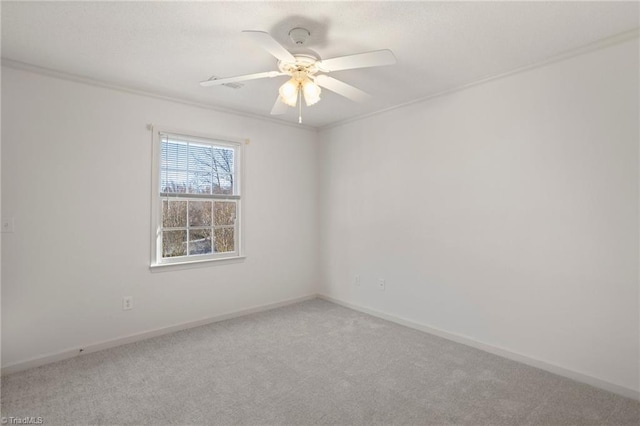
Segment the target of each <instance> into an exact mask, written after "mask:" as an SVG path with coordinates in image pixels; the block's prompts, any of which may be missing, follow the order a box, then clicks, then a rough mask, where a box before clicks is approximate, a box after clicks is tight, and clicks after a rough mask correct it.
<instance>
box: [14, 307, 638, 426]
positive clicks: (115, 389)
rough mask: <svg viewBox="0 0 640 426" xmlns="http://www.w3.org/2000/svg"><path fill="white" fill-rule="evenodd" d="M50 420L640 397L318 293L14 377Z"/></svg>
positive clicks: (483, 410) (625, 417)
mask: <svg viewBox="0 0 640 426" xmlns="http://www.w3.org/2000/svg"><path fill="white" fill-rule="evenodd" d="M2 416H5V417H8V416H12V417H14V418H22V417H25V416H30V417H37V416H40V417H42V418H43V420H44V424H60V425H71V424H153V425H163V424H211V425H218V424H219V425H227V424H229V425H231V424H239V425H241V424H244V425H284V424H287V425H311V424H340V425H376V424H410V425H447V424H461V425H462V424H466V425H489V424H491V425H591V424H593V425H634V426H637V425H638V424H640V403H638V402H637V401H632V400H630V399H627V398H623V397H620V396H617V395H614V394H612V393H609V392H605V391H603V390H599V389H596V388H593V387H590V386H587V385H583V384H580V383H577V382H574V381H571V380H568V379H565V378H562V377H559V376H555V375H553V374H550V373H547V372H545V371H541V370H538V369H535V368H532V367H528V366H525V365H522V364H518V363H516V362H513V361H509V360H506V359H503V358H500V357H497V356H495V355H491V354H488V353H485V352H482V351H479V350H476V349H472V348H469V347H467V346H464V345H460V344H457V343H453V342H450V341H447V340H444V339H441V338H438V337H434V336H431V335H429V334H425V333H422V332H419V331H416V330H412V329H409V328H406V327H402V326H399V325H396V324H393V323H390V322H387V321H384V320H381V319H378V318H374V317H371V316H368V315H365V314H362V313H359V312H355V311H352V310H349V309H346V308H343V307H340V306H337V305H335V304H332V303H329V302H325V301H321V300H312V301H308V302H303V303H299V304H296V305H292V306H288V307H284V308H279V309H275V310H272V311H268V312H263V313H260V314H255V315H250V316H246V317H242V318H237V319H233V320H229V321H224V322H219V323H216V324H212V325H208V326H203V327H198V328H194V329H191V330H186V331H182V332H178V333H174V334H171V335H166V336H161V337H157V338H153V339H149V340H146V341H143V342H138V343H134V344H129V345H125V346H120V347H118V348H113V349H109V350H105V351H102V352H97V353H93V354H87V355H83V356H79V357H76V358H73V359H69V360H66V361H61V362H57V363H55V364H50V365H47V366H44V367H39V368H35V369H31V370H28V371H24V372H20V373H15V374H12V375H9V376H6V377H4V378H3V379H2Z"/></svg>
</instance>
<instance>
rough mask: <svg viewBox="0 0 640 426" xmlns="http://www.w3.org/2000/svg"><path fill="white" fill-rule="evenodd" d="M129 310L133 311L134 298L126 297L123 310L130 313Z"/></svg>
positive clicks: (123, 301) (123, 300) (123, 299)
mask: <svg viewBox="0 0 640 426" xmlns="http://www.w3.org/2000/svg"><path fill="white" fill-rule="evenodd" d="M129 309H133V297H131V296H124V297H123V298H122V310H123V311H128V310H129Z"/></svg>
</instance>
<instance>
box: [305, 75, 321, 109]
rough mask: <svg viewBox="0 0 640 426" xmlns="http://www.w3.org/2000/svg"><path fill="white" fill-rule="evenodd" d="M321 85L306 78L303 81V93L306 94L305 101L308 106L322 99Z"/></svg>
mask: <svg viewBox="0 0 640 426" xmlns="http://www.w3.org/2000/svg"><path fill="white" fill-rule="evenodd" d="M320 92H322V90H321V89H320V86H318V85H317V84H316V83H314V82H313V81H311V80H310V79H308V78H307V79H306V80H305V81H304V82H303V83H302V94H303V95H304V101H305V103H306V104H307V106H311V105H315V104H317V103H318V101H319V100H320Z"/></svg>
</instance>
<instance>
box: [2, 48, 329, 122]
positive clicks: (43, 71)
mask: <svg viewBox="0 0 640 426" xmlns="http://www.w3.org/2000/svg"><path fill="white" fill-rule="evenodd" d="M2 66H3V67H7V68H13V69H17V70H22V71H28V72H32V73H35V74H40V75H45V76H48V77H54V78H58V79H61V80H68V81H73V82H76V83H81V84H87V85H90V86H95V87H101V88H105V89H111V90H116V91H119V92H125V93H130V94H134V95H139V96H145V97H149V98H155V99H161V100H164V101H170V102H175V103H179V104H183V105H189V106H193V107H196V108H203V109H208V110H211V111H216V112H221V113H225V114H232V115H236V116H240V117H245V118H252V119H255V120H261V121H266V122H269V123H273V124H279V125H284V126H289V127H294V128H296V129H304V130H309V131H312V132H317V131H318V128H317V127H314V126H309V125H306V124H297V123H289V122H288V121H283V120H278V119H276V118H270V117H264V116H262V115H259V114H253V113H249V112H244V111H239V110H236V109H233V108H224V107H219V106H214V105H209V104H205V103H202V102H196V101H192V100H189V99H184V98H179V97H175V96H170V95H165V94H162V93H158V92H151V91H148V90H142V89H138V88H135V87H132V86H124V85H120V84H115V83H111V82H108V81H102V80H97V79H93V78H90V77H85V76H82V75H78V74H72V73H67V72H64V71H58V70H54V69H51V68H45V67H40V66H37V65H32V64H28V63H26V62H20V61H15V60H13V59H9V58H4V57H3V58H2Z"/></svg>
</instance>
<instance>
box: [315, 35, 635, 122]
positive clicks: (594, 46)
mask: <svg viewBox="0 0 640 426" xmlns="http://www.w3.org/2000/svg"><path fill="white" fill-rule="evenodd" d="M638 37H640V28H635V29H633V30H630V31H625V32H623V33H620V34H616V35H614V36H612V37H607V38H604V39H601V40H598V41H595V42H593V43H589V44H587V45H584V46H581V47H578V48H575V49H571V50H567V51H564V52H562V53H560V54H558V55H554V56H551V57H549V58H547V59H544V60H542V61H539V62H535V63H532V64H529V65H525V66H522V67H519V68H514V69H512V70H510V71H506V72H503V73H500V74H494V75H490V76H487V77H484V78H481V79H479V80H473V81H470V82H468V83H465V84H462V85H460V86H456V87H453V88H450V89H445V90H442V91H440V92H437V93H433V94H431V95H427V96H423V97H421V98H418V99H414V100H412V101H408V102H404V103H401V104H398V105H394V106H391V107H389V108H384V109H381V110H378V111H374V112H370V113H366V114H362V115H358V116H356V117H351V118H348V119H345V120H341V121H337V122H334V123H330V124H326V125H324V126H320V127H318V131H319V132H322V131H324V130H328V129H333V128H335V127H339V126H343V125H345V124H349V123H353V122H356V121H360V120H363V119H365V118H369V117H374V116H376V115H380V114H383V113H385V112H389V111H394V110H396V109H401V108H406V107H409V106H412V105H416V104H420V103H423V102H427V101H430V100H431V99H434V98H439V97H441V96H445V95H449V94H452V93H456V92H460V91H462V90H466V89H469V88H471V87H475V86H479V85H481V84H484V83H488V82H490V81H494V80H498V79H501V78H505V77H510V76H512V75H515V74H519V73H522V72H526V71H530V70H533V69H536V68H541V67H544V66H547V65H550V64H554V63H556V62H561V61H564V60H566V59H570V58H573V57H575V56H580V55H584V54H586V53H590V52H594V51H596V50H601V49H605V48H607V47H610V46H614V45H617V44H621V43H624V42H627V41H630V40H633V39H637V38H638Z"/></svg>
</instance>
